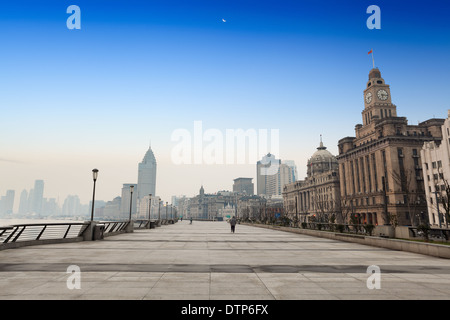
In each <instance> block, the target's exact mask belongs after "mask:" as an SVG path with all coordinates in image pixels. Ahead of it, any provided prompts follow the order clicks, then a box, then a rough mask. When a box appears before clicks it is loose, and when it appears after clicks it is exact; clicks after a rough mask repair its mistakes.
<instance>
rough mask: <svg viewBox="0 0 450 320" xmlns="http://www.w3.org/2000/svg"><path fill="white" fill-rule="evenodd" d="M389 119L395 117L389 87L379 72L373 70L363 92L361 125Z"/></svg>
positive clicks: (375, 69)
mask: <svg viewBox="0 0 450 320" xmlns="http://www.w3.org/2000/svg"><path fill="white" fill-rule="evenodd" d="M391 117H397V107H396V106H395V105H394V104H392V100H391V90H390V89H389V85H387V84H386V83H385V82H384V79H383V78H382V77H381V72H380V70H378V68H374V69H372V70H370V72H369V81H368V82H367V87H366V89H365V90H364V110H363V111H362V118H363V125H364V126H366V125H369V124H371V123H372V122H373V121H374V120H381V119H384V118H391Z"/></svg>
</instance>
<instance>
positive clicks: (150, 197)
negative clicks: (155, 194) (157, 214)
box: [148, 193, 152, 221]
mask: <svg viewBox="0 0 450 320" xmlns="http://www.w3.org/2000/svg"><path fill="white" fill-rule="evenodd" d="M148 197H149V199H148V221H150V219H151V217H152V194H151V193H150V194H149V195H148Z"/></svg>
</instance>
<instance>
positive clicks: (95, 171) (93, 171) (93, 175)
mask: <svg viewBox="0 0 450 320" xmlns="http://www.w3.org/2000/svg"><path fill="white" fill-rule="evenodd" d="M97 177H98V169H93V170H92V178H93V179H94V191H93V192H92V209H91V222H92V221H94V202H95V182H96V181H97Z"/></svg>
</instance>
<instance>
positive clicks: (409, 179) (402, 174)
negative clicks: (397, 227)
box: [391, 168, 423, 226]
mask: <svg viewBox="0 0 450 320" xmlns="http://www.w3.org/2000/svg"><path fill="white" fill-rule="evenodd" d="M391 174H392V178H393V179H394V181H395V182H396V183H397V184H398V186H399V187H400V190H401V192H402V193H403V198H404V202H405V204H406V206H407V208H408V212H409V220H410V223H411V225H412V226H416V225H417V221H416V219H415V217H416V211H417V207H418V206H419V205H420V204H421V202H422V201H421V199H422V198H421V196H422V195H423V192H419V191H417V189H418V188H417V187H416V190H413V189H412V188H413V186H414V181H415V178H416V174H415V171H414V170H412V169H409V170H405V169H402V168H401V169H400V171H399V172H396V171H391ZM397 218H398V217H397Z"/></svg>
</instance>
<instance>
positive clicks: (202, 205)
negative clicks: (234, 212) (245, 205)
mask: <svg viewBox="0 0 450 320" xmlns="http://www.w3.org/2000/svg"><path fill="white" fill-rule="evenodd" d="M237 199H238V195H237V193H235V192H230V191H219V192H217V193H215V194H208V193H205V189H204V188H203V186H202V187H201V188H200V192H199V194H198V195H197V196H195V197H193V198H190V200H189V208H188V212H189V214H188V217H192V218H194V219H199V220H216V219H217V217H219V216H220V217H221V214H222V213H223V209H224V208H230V206H231V207H232V208H235V206H236V203H237Z"/></svg>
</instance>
